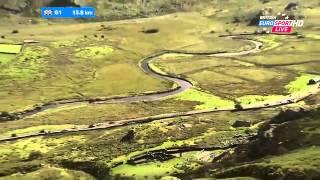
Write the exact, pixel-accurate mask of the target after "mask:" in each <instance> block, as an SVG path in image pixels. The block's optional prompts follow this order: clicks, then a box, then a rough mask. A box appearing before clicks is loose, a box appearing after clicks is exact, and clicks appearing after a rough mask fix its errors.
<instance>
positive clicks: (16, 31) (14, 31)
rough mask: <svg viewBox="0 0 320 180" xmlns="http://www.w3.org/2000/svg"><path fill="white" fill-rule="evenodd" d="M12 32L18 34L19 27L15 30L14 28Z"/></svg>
mask: <svg viewBox="0 0 320 180" xmlns="http://www.w3.org/2000/svg"><path fill="white" fill-rule="evenodd" d="M11 33H12V34H18V33H19V31H18V30H17V29H15V30H13V31H12V32H11Z"/></svg>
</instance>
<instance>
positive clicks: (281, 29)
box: [271, 26, 292, 33]
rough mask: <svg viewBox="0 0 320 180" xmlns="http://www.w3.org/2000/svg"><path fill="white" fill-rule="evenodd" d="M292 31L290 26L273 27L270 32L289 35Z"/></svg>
mask: <svg viewBox="0 0 320 180" xmlns="http://www.w3.org/2000/svg"><path fill="white" fill-rule="evenodd" d="M291 30H292V27H291V26H273V27H272V31H271V32H276V33H290V32H291Z"/></svg>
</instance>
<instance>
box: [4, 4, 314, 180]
mask: <svg viewBox="0 0 320 180" xmlns="http://www.w3.org/2000/svg"><path fill="white" fill-rule="evenodd" d="M15 2H16V1H15ZM139 2H142V1H139ZM174 2H176V4H175V6H172V4H174ZM290 2H291V1H290V0H280V1H264V3H263V2H262V1H260V0H254V1H250V3H249V2H248V1H246V0H228V1H222V0H213V1H206V0H201V1H197V2H196V1H188V2H187V1H171V0H168V1H167V0H166V1H161V2H160V1H150V2H149V3H147V4H139V3H138V1H135V2H130V3H125V4H121V2H120V1H112V2H109V1H103V2H102V1H100V0H94V1H92V3H93V4H95V5H96V7H97V9H98V16H99V18H98V19H97V21H99V20H104V19H118V18H123V17H126V18H130V19H131V18H135V17H146V16H148V18H145V19H133V20H121V21H100V22H84V21H83V20H80V22H79V21H75V20H70V21H47V20H43V19H37V18H29V17H21V16H19V14H18V15H14V14H10V15H3V16H2V15H1V14H3V12H2V9H1V10H0V19H1V21H0V26H1V28H0V36H1V39H0V43H1V45H0V112H4V114H6V113H5V112H18V111H21V110H24V109H29V108H32V107H35V106H37V105H41V104H42V103H46V102H51V101H54V100H61V99H71V98H77V99H88V98H96V97H111V96H126V95H136V94H142V93H146V92H157V91H165V90H168V89H171V88H173V87H175V85H174V84H173V83H172V82H168V81H165V80H162V79H160V78H155V77H152V76H150V75H147V74H145V73H144V72H143V71H142V69H141V68H140V67H139V66H138V65H139V62H140V61H141V59H142V58H144V57H146V56H147V55H150V54H152V53H154V52H158V51H160V50H183V51H189V52H216V51H223V52H224V51H225V52H240V51H244V50H248V49H251V48H253V44H251V43H248V42H245V41H241V40H236V39H225V38H222V37H219V35H223V34H231V33H242V32H254V31H255V30H257V29H258V27H257V26H248V24H249V23H250V22H251V20H252V19H253V18H254V17H255V16H256V15H257V13H258V12H259V10H261V9H263V8H266V7H273V10H272V11H273V13H274V14H275V13H277V12H279V11H281V10H283V8H285V7H286V6H287V5H288V4H289V3H290ZM12 3H13V4H14V2H13V1H12ZM135 3H136V4H135ZM120 4H121V5H120ZM1 5H2V4H1V3H0V8H1ZM160 7H161V8H160ZM171 7H172V8H171ZM106 9H107V10H106ZM124 9H125V10H126V11H124ZM319 9H320V7H319V3H318V2H317V1H315V0H310V1H303V2H301V4H299V8H298V10H297V11H295V12H294V13H296V14H297V15H301V16H302V15H303V16H304V20H305V26H304V27H302V28H295V30H296V31H298V32H299V33H301V36H299V37H297V36H276V35H262V36H258V35H257V36H248V37H250V38H253V39H257V40H259V41H261V42H263V44H264V45H263V46H262V48H261V52H258V53H256V54H250V55H245V56H237V57H232V58H231V57H205V56H192V55H181V54H167V55H164V56H161V57H158V58H156V59H155V60H154V61H152V63H151V68H153V69H154V70H156V71H158V72H162V73H163V74H176V75H179V76H180V77H183V78H186V79H188V80H190V81H191V82H192V83H193V84H194V85H195V87H193V88H192V89H189V90H187V91H185V92H182V93H181V94H178V95H176V96H173V97H170V98H167V99H165V100H161V101H155V102H138V103H123V104H81V103H80V104H77V105H65V106H61V107H59V108H55V109H50V110H47V111H43V112H40V113H38V114H35V115H33V116H28V117H25V118H23V119H20V120H16V121H3V122H0V125H1V128H0V137H10V136H13V135H17V136H19V135H22V134H29V133H36V132H40V131H45V130H46V131H59V130H64V129H69V128H71V129H72V128H79V127H88V126H89V125H91V124H95V123H102V122H108V121H117V120H123V119H130V118H139V117H146V116H152V115H159V114H164V113H176V112H187V111H190V110H204V109H209V108H219V107H233V106H234V103H235V101H240V102H241V103H242V104H254V103H260V102H268V101H273V100H276V99H278V98H282V97H284V96H285V95H288V94H294V93H300V92H301V91H308V90H309V86H308V85H307V83H308V81H309V80H310V79H311V78H314V77H318V76H319V72H320V66H319V62H320V61H319V58H318V57H319V51H318V49H319V48H320V43H319V42H320V41H319V29H320V26H319V22H318V20H319V16H320V13H319V12H320V11H319ZM177 10H179V11H180V10H182V11H184V12H178V13H175V11H177ZM190 10H192V11H190ZM166 13H172V14H168V15H164V16H155V17H153V16H154V15H160V14H166ZM17 22H19V23H17ZM9 24H10V25H9ZM151 29H156V30H157V32H156V33H146V32H148V30H151ZM15 30H16V31H15ZM17 31H18V33H13V32H17ZM24 40H37V41H39V43H34V44H24V45H23V48H22V47H21V46H20V45H12V44H21V43H22V42H23V41H24ZM9 44H10V45H9ZM7 53H12V54H7ZM319 102H320V98H319V95H315V96H312V97H310V98H308V99H306V100H305V102H301V103H297V104H292V105H290V106H282V107H273V108H266V109H258V110H254V111H251V110H250V111H243V112H238V111H235V112H233V111H232V112H228V111H226V112H217V113H207V114H201V115H193V116H187V117H179V118H171V119H162V120H158V121H154V122H151V123H145V124H137V125H128V126H125V127H121V128H116V129H112V130H100V131H90V132H79V133H68V134H65V135H57V136H45V137H41V136H40V137H33V138H28V139H23V140H18V141H13V142H5V143H1V144H0V164H1V165H0V179H37V178H38V179H81V178H83V179H102V177H104V178H105V177H107V178H110V179H116V178H118V179H121V178H126V177H127V178H133V179H143V178H145V179H155V178H161V177H165V176H177V177H180V178H182V179H184V178H198V177H199V178H201V177H231V178H237V177H239V176H241V177H248V179H249V178H251V177H253V178H264V177H276V178H277V177H280V178H283V177H287V175H292V174H293V175H295V172H297V173H298V175H301V174H302V175H306V176H301V177H319V170H318V169H319V165H318V164H319V162H318V161H319V158H318V155H319V153H318V152H319V147H318V146H319V140H318V139H319V138H318V137H319V132H320V131H319V128H317V127H319V121H318V119H319V115H318V114H312V115H310V116H308V115H305V116H307V117H304V118H302V119H299V120H297V121H293V122H288V123H285V124H284V125H279V128H278V129H275V138H274V139H271V140H270V141H266V142H272V146H269V145H270V144H265V146H264V145H261V146H259V148H256V149H244V150H248V151H250V152H257V153H258V152H259V153H262V154H263V155H262V156H261V157H259V158H255V159H250V162H246V160H247V157H243V159H244V160H243V161H240V164H238V162H237V161H236V160H237V159H235V161H234V162H233V161H232V160H233V159H232V160H231V161H232V162H233V163H231V164H232V166H228V162H227V163H226V165H225V164H224V163H221V164H214V165H217V166H216V167H219V168H218V169H215V168H212V167H211V165H212V159H210V158H209V157H212V156H218V155H220V154H222V153H225V152H226V151H223V150H217V151H205V152H197V151H195V152H188V153H183V155H182V156H181V157H179V156H177V157H175V158H174V159H172V160H169V161H163V162H160V161H150V162H147V163H143V164H140V165H137V166H132V165H129V164H127V161H128V160H129V159H130V158H132V157H133V156H135V155H141V154H144V153H146V152H148V151H152V150H159V149H165V148H184V147H190V146H194V147H199V148H205V147H228V146H230V145H234V144H238V143H240V144H241V143H242V141H244V139H246V138H248V137H249V136H252V135H256V134H257V132H258V131H261V129H259V128H260V123H262V122H267V121H269V120H271V119H273V118H274V117H275V116H276V115H277V114H278V113H279V112H280V111H281V109H283V108H289V107H297V108H300V107H301V109H302V108H304V107H305V105H313V106H314V105H318V104H319ZM316 112H319V110H317V111H316ZM1 114H2V113H1ZM239 120H240V121H243V120H245V121H249V122H251V123H252V126H251V127H240V128H235V127H233V124H234V123H235V122H236V121H239ZM129 130H134V132H135V133H134V138H133V140H132V142H121V139H122V138H123V137H124V136H125V135H126V134H127V133H128V131H129ZM273 142H274V143H273ZM243 143H244V142H243ZM273 145H274V146H273ZM264 148H269V149H267V150H265V149H264ZM228 151H230V153H231V155H230V156H231V157H233V156H237V155H238V153H239V152H238V151H235V149H233V148H231V149H228ZM240 154H241V153H240ZM250 157H251V156H250ZM203 159H205V160H203ZM221 161H222V162H223V161H224V159H221ZM118 163H124V164H120V165H117V164H118ZM229 164H230V163H229ZM203 170H205V171H206V173H203V172H202V171H203ZM270 171H272V173H273V174H272V173H271V174H269V175H267V176H265V174H263V173H264V172H270ZM247 172H248V173H247ZM89 174H90V175H89ZM308 175H309V176H308ZM145 176H147V177H145ZM288 177H289V179H290V176H288ZM293 177H296V176H293ZM299 177H300V176H299Z"/></svg>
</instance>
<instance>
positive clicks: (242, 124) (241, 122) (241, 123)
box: [232, 120, 251, 128]
mask: <svg viewBox="0 0 320 180" xmlns="http://www.w3.org/2000/svg"><path fill="white" fill-rule="evenodd" d="M250 126H251V121H247V120H236V121H235V122H234V123H233V124H232V127H234V128H237V127H250Z"/></svg>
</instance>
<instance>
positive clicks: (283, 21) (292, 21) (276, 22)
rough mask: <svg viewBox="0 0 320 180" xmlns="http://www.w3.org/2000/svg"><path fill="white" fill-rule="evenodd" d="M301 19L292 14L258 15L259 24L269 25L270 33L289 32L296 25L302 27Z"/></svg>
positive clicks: (262, 25)
mask: <svg viewBox="0 0 320 180" xmlns="http://www.w3.org/2000/svg"><path fill="white" fill-rule="evenodd" d="M303 24H304V21H303V20H300V19H296V18H295V16H293V15H286V14H285V13H278V15H277V16H260V20H259V26H260V27H265V28H266V27H270V28H271V32H272V33H276V34H278V33H281V34H290V33H292V32H293V29H294V28H296V27H302V26H303Z"/></svg>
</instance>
